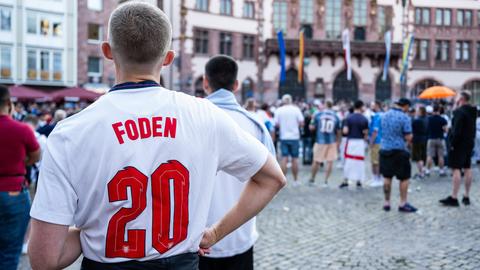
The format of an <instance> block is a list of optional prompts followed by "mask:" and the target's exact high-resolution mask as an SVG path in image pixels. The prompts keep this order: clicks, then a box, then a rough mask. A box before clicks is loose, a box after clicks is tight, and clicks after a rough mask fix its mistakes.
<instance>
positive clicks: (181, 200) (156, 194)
mask: <svg viewBox="0 0 480 270" xmlns="http://www.w3.org/2000/svg"><path fill="white" fill-rule="evenodd" d="M151 180H152V246H153V247H154V248H155V249H156V250H157V251H158V252H159V253H165V252H167V251H168V250H169V249H171V248H172V247H174V246H175V245H177V244H178V243H180V242H182V241H183V240H185V239H186V238H187V230H188V192H189V185H190V183H189V180H190V176H189V172H188V170H187V169H186V168H185V167H184V166H183V165H182V164H181V163H180V162H178V161H176V160H170V161H169V162H168V163H163V164H162V165H160V166H159V167H158V168H157V169H156V170H155V171H154V172H153V174H152V176H151ZM147 186H148V177H147V176H145V175H144V174H142V173H141V172H140V171H139V170H137V169H136V168H134V167H126V168H124V169H123V170H121V171H119V172H117V174H115V176H114V177H113V179H112V180H111V181H110V182H109V183H108V186H107V187H108V197H109V201H110V202H111V203H112V202H117V201H125V200H127V199H128V196H127V192H128V191H127V187H130V193H131V201H132V207H131V208H124V207H123V208H121V209H120V210H119V211H118V212H117V213H115V214H114V215H113V216H112V218H111V219H110V221H109V223H108V230H107V241H106V246H105V256H106V257H107V258H116V257H124V258H143V257H145V237H146V230H140V229H131V230H128V231H127V235H126V239H125V230H126V228H125V227H126V225H127V223H128V222H130V221H133V220H135V219H136V218H137V217H138V216H139V215H140V214H141V213H142V212H143V211H144V210H145V208H146V206H147Z"/></svg>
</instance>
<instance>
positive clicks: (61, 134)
mask: <svg viewBox="0 0 480 270" xmlns="http://www.w3.org/2000/svg"><path fill="white" fill-rule="evenodd" d="M108 29H109V30H108V31H109V35H108V42H105V43H103V44H102V51H103V54H104V56H105V57H106V58H107V59H110V60H113V61H114V64H115V71H116V78H115V79H116V85H115V86H114V87H113V88H112V89H111V90H110V91H109V92H108V93H107V94H105V95H104V96H102V97H101V98H100V99H98V100H97V101H96V102H95V103H93V104H92V105H90V106H89V107H88V108H86V109H84V110H83V111H81V112H79V113H77V114H75V115H74V116H72V117H69V118H67V119H65V120H63V121H61V122H59V123H58V124H57V125H56V126H55V128H54V130H53V131H52V133H51V134H50V136H49V138H48V142H47V149H46V151H45V152H44V156H43V160H42V171H41V172H40V179H39V180H38V189H37V195H36V197H35V201H34V203H33V207H32V210H31V216H32V218H33V219H32V233H31V238H30V245H29V251H28V254H29V256H30V263H31V265H32V268H33V269H36V270H44V269H59V268H64V267H66V266H67V265H69V264H71V263H72V262H74V261H75V260H76V259H77V258H78V256H79V255H80V253H81V252H83V256H84V258H83V261H82V269H84V270H90V269H115V270H123V269H139V270H144V269H145V270H150V269H179V270H184V269H188V270H190V269H197V268H198V261H199V258H198V253H200V254H204V253H205V252H208V249H209V248H210V247H211V246H213V245H214V244H215V243H216V242H218V241H220V240H221V239H223V238H224V237H225V236H226V235H228V234H229V233H231V232H232V231H234V230H235V229H237V228H238V227H239V226H241V225H242V224H244V223H245V222H247V221H248V220H250V219H251V218H252V217H254V216H255V215H257V214H258V212H259V211H260V210H261V209H263V208H264V207H265V206H266V204H268V202H269V201H270V200H271V199H272V198H273V196H274V195H275V194H276V193H277V192H278V191H279V190H280V189H281V188H282V186H283V185H284V184H285V177H284V176H283V174H282V171H281V170H280V167H279V166H278V163H277V162H276V160H275V158H274V157H273V156H272V155H271V154H269V153H268V150H267V149H266V148H265V147H264V146H263V145H262V144H261V143H260V142H259V141H258V140H257V139H255V138H254V137H252V136H251V135H249V134H247V133H245V132H243V130H241V129H240V128H239V127H238V125H237V124H235V123H234V122H233V121H232V120H231V118H230V117H229V116H228V115H227V114H226V113H225V112H224V111H222V110H221V109H219V108H217V107H216V106H214V105H213V104H212V103H211V102H209V101H208V100H205V99H199V98H195V97H192V96H189V95H186V94H183V93H179V92H175V91H170V90H167V89H165V88H162V87H161V86H160V85H159V83H160V82H159V79H160V74H161V70H162V67H163V66H168V65H170V64H171V63H172V61H173V58H174V52H173V51H171V50H169V48H170V46H171V40H172V27H171V24H170V20H169V18H168V17H167V16H166V15H165V14H164V13H163V12H162V11H161V10H160V9H159V8H158V7H155V6H153V5H151V4H148V3H145V2H140V1H130V2H127V3H124V4H122V5H119V6H118V7H117V8H116V9H115V10H114V11H113V13H112V15H111V17H110V21H109V28H108ZM92 157H95V158H92ZM219 171H225V172H227V173H229V174H231V175H233V176H234V177H236V178H237V179H251V180H250V181H248V182H247V184H246V187H245V192H243V193H242V195H241V196H240V198H239V200H238V203H237V204H236V205H235V206H234V207H232V209H231V210H230V211H229V212H228V213H227V214H226V215H225V217H223V218H222V219H221V220H219V221H218V222H217V223H215V224H214V225H212V226H211V227H209V228H208V229H205V228H206V224H207V217H208V211H209V208H210V203H211V199H212V194H213V189H214V184H215V175H216V174H217V172H219ZM73 224H75V226H76V227H77V228H78V229H79V230H80V231H81V233H79V231H78V230H73V229H72V230H69V226H71V225H73ZM80 245H81V246H80Z"/></svg>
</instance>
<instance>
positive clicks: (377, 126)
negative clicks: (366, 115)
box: [368, 101, 383, 187]
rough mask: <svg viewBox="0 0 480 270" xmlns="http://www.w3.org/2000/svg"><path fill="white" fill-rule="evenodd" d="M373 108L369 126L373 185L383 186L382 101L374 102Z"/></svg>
mask: <svg viewBox="0 0 480 270" xmlns="http://www.w3.org/2000/svg"><path fill="white" fill-rule="evenodd" d="M371 109H372V111H373V112H374V113H373V115H372V118H371V121H370V126H369V132H368V135H369V144H370V162H371V163H372V176H373V180H372V182H371V184H370V185H371V186H372V187H380V186H383V180H382V177H381V176H380V156H379V155H380V141H381V138H382V129H381V117H382V114H383V112H382V103H381V102H380V101H375V102H372V104H371Z"/></svg>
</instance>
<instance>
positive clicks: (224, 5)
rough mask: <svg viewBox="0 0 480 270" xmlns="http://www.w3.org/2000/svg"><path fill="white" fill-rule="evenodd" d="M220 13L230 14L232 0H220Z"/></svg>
mask: <svg viewBox="0 0 480 270" xmlns="http://www.w3.org/2000/svg"><path fill="white" fill-rule="evenodd" d="M220 14H223V15H232V0H220Z"/></svg>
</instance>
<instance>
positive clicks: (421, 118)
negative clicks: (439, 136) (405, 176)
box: [412, 107, 428, 179]
mask: <svg viewBox="0 0 480 270" xmlns="http://www.w3.org/2000/svg"><path fill="white" fill-rule="evenodd" d="M427 125H428V118H427V111H426V109H425V107H419V108H418V109H417V117H416V118H415V119H414V120H413V123H412V131H413V139H412V161H413V162H415V163H416V164H417V169H418V173H417V174H416V175H415V176H416V178H420V179H423V178H425V168H424V165H425V161H426V159H427V136H428V127H427Z"/></svg>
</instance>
